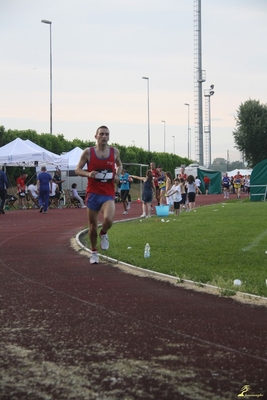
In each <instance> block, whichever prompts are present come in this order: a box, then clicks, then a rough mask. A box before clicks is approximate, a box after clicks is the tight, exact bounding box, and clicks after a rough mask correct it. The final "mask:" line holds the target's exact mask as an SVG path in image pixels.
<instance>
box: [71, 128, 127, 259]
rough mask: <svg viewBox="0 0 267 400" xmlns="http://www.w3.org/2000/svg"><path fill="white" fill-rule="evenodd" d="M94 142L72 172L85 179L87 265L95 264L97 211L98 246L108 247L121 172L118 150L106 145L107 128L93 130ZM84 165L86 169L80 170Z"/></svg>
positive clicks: (105, 248) (104, 248) (107, 138)
mask: <svg viewBox="0 0 267 400" xmlns="http://www.w3.org/2000/svg"><path fill="white" fill-rule="evenodd" d="M95 139H96V145H95V146H94V147H89V148H87V149H85V150H84V152H83V153H82V155H81V158H80V161H79V163H78V165H77V167H76V169H75V172H76V174H77V175H79V176H84V177H87V178H88V184H87V189H86V200H85V202H86V205H87V207H88V209H87V216H88V223H89V232H88V234H89V240H90V243H91V250H92V256H91V258H90V264H98V263H99V256H98V252H97V227H98V213H99V211H102V213H103V224H102V229H101V231H100V235H99V236H100V247H101V249H102V250H107V249H108V248H109V240H108V230H109V229H110V228H111V226H112V223H113V217H114V214H115V187H114V181H115V180H118V175H120V173H121V171H122V163H121V159H120V153H119V150H118V149H117V148H116V147H110V146H109V145H108V141H109V129H108V128H107V127H106V126H100V127H99V128H98V129H97V131H96V134H95ZM86 164H87V170H83V167H84V166H85V165H86Z"/></svg>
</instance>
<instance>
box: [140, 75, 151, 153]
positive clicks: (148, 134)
mask: <svg viewBox="0 0 267 400" xmlns="http://www.w3.org/2000/svg"><path fill="white" fill-rule="evenodd" d="M142 79H146V81H147V148H148V151H150V115H149V78H148V77H147V76H143V77H142Z"/></svg>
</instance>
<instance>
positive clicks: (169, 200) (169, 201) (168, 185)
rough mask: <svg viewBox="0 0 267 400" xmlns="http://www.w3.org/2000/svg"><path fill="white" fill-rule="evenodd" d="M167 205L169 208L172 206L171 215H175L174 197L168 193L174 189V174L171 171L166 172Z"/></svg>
mask: <svg viewBox="0 0 267 400" xmlns="http://www.w3.org/2000/svg"><path fill="white" fill-rule="evenodd" d="M165 180H166V193H165V196H166V204H167V205H168V206H170V213H171V214H173V197H172V196H168V193H169V192H170V191H171V189H172V186H173V185H172V174H171V173H170V171H167V172H166V177H165Z"/></svg>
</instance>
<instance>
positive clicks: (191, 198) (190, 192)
mask: <svg viewBox="0 0 267 400" xmlns="http://www.w3.org/2000/svg"><path fill="white" fill-rule="evenodd" d="M186 186H187V196H188V204H189V209H188V211H191V210H194V211H196V210H195V208H196V193H197V185H196V182H195V178H194V176H193V175H188V178H187V184H186Z"/></svg>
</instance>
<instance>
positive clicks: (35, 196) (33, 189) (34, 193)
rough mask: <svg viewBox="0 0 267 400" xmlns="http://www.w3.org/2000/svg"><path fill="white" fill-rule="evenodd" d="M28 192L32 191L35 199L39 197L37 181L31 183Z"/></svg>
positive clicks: (31, 193)
mask: <svg viewBox="0 0 267 400" xmlns="http://www.w3.org/2000/svg"><path fill="white" fill-rule="evenodd" d="M28 192H30V195H31V197H32V198H33V199H38V193H37V185H36V182H34V183H31V184H30V185H29V186H28Z"/></svg>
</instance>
